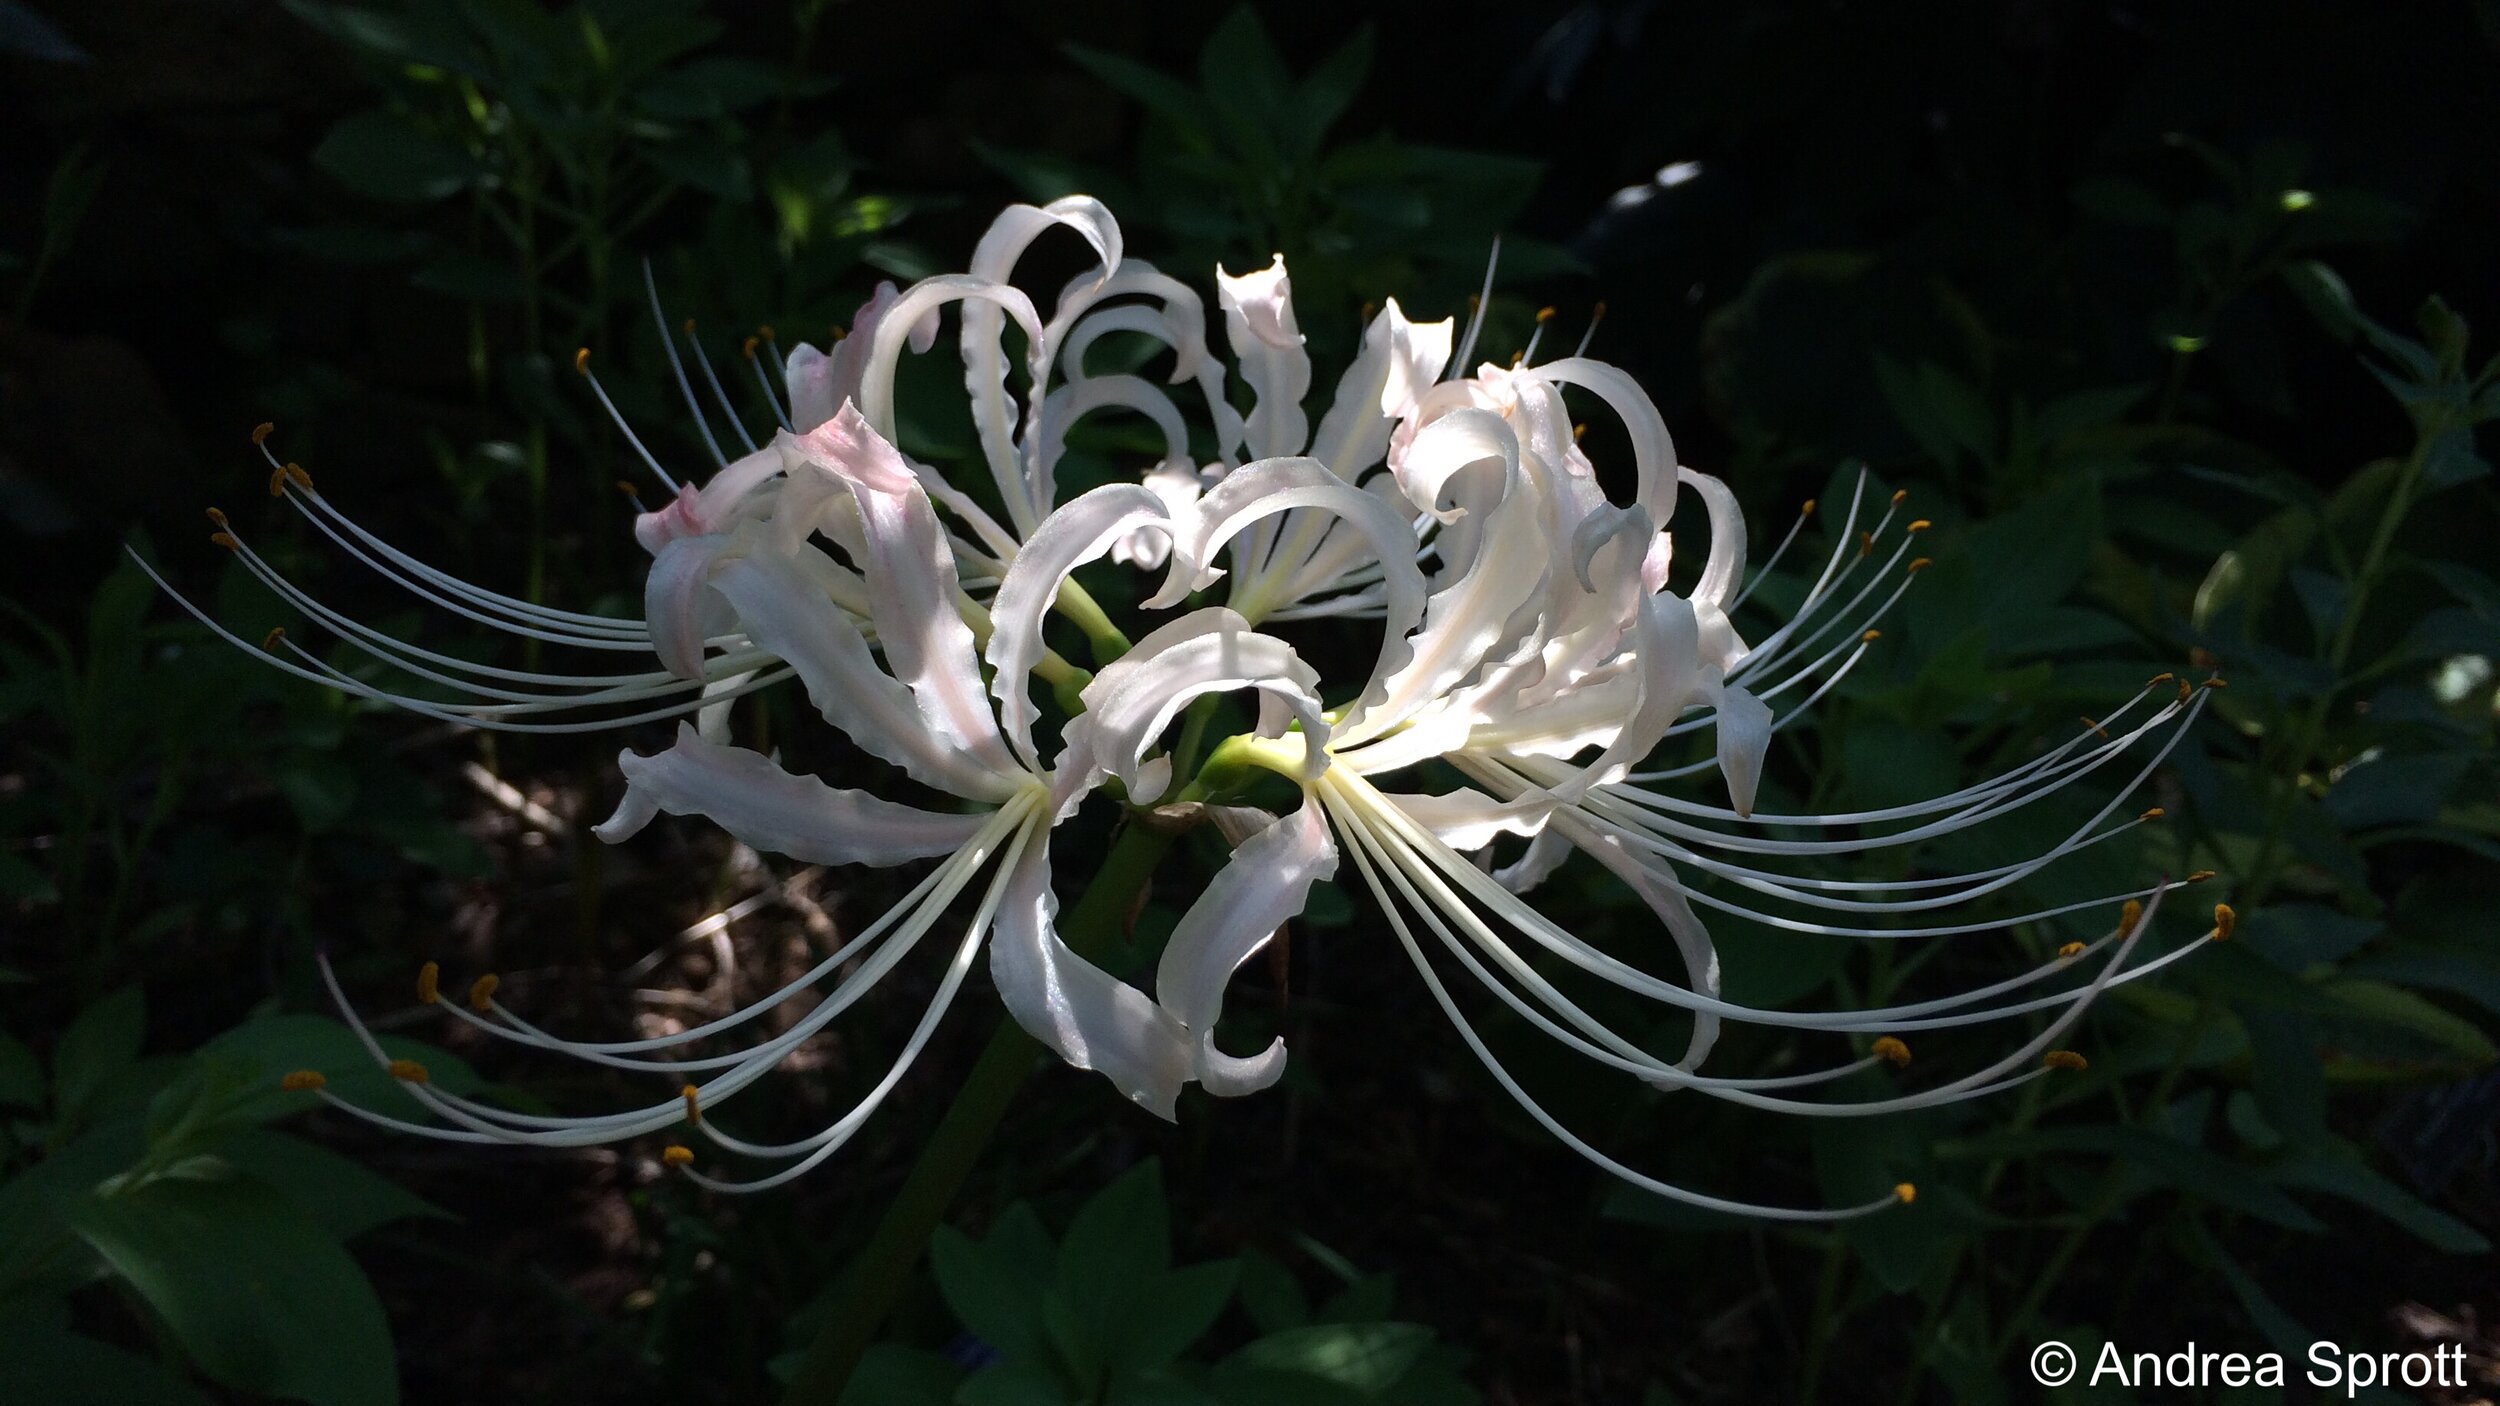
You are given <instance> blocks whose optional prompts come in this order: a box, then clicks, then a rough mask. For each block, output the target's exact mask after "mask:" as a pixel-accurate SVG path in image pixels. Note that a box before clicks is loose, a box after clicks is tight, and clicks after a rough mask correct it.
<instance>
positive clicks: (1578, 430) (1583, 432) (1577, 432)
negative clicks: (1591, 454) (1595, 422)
mask: <svg viewBox="0 0 2500 1406" xmlns="http://www.w3.org/2000/svg"><path fill="white" fill-rule="evenodd" d="M1588 432H1589V427H1588V422H1587V421H1585V420H1584V421H1582V422H1580V423H1579V424H1576V425H1573V426H1572V427H1571V442H1572V443H1573V444H1578V443H1579V442H1580V441H1581V440H1583V439H1585V438H1587V437H1588Z"/></svg>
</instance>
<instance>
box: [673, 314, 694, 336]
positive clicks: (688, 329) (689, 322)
mask: <svg viewBox="0 0 2500 1406" xmlns="http://www.w3.org/2000/svg"><path fill="white" fill-rule="evenodd" d="M677 325H678V326H679V327H681V328H684V329H685V333H686V335H687V336H689V337H691V336H693V335H694V319H693V318H691V317H690V318H687V319H686V320H685V321H683V322H681V323H678V324H677Z"/></svg>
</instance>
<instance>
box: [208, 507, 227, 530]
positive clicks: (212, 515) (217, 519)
mask: <svg viewBox="0 0 2500 1406" xmlns="http://www.w3.org/2000/svg"><path fill="white" fill-rule="evenodd" d="M208 520H209V521H210V522H213V523H215V524H217V525H218V526H219V527H223V526H225V525H226V515H225V514H224V513H223V512H221V511H219V510H218V509H215V508H211V509H209V510H208Z"/></svg>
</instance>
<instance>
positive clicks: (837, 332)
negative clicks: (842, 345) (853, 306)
mask: <svg viewBox="0 0 2500 1406" xmlns="http://www.w3.org/2000/svg"><path fill="white" fill-rule="evenodd" d="M849 335H851V334H850V333H849V332H847V331H845V330H844V329H843V327H842V324H841V323H839V322H837V323H835V324H833V339H834V340H835V341H837V342H838V341H841V340H842V339H843V338H845V337H847V336H849Z"/></svg>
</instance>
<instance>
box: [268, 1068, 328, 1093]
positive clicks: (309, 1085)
mask: <svg viewBox="0 0 2500 1406" xmlns="http://www.w3.org/2000/svg"><path fill="white" fill-rule="evenodd" d="M329 1082H330V1081H329V1079H328V1078H327V1077H325V1076H324V1075H323V1074H322V1072H321V1071H320V1070H318V1069H298V1070H296V1071H295V1072H293V1073H291V1074H288V1075H286V1076H285V1077H283V1078H281V1079H279V1080H278V1087H279V1088H282V1089H284V1090H286V1091H287V1092H288V1093H291V1094H308V1093H311V1092H312V1091H313V1090H315V1089H318V1088H320V1087H321V1086H322V1085H324V1084H327V1083H329Z"/></svg>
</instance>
